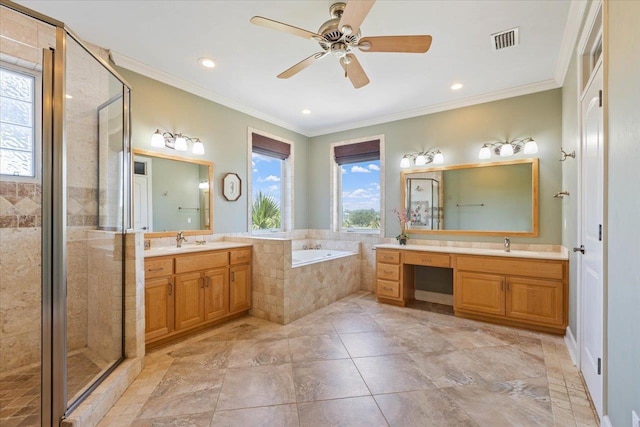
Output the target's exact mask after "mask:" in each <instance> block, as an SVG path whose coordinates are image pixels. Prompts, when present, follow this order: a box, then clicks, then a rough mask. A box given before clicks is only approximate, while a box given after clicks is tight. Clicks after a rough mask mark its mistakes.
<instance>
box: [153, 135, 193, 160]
mask: <svg viewBox="0 0 640 427" xmlns="http://www.w3.org/2000/svg"><path fill="white" fill-rule="evenodd" d="M188 142H191V144H192V145H193V146H192V147H191V152H192V153H193V154H199V155H202V154H204V144H203V143H202V141H200V138H191V137H188V136H187V135H183V134H181V133H176V134H173V133H171V132H166V131H161V130H160V129H156V131H155V133H154V134H153V136H152V137H151V146H152V147H156V148H162V147H167V148H171V149H172V150H176V151H187V150H189V146H188Z"/></svg>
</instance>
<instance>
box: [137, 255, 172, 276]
mask: <svg viewBox="0 0 640 427" xmlns="http://www.w3.org/2000/svg"><path fill="white" fill-rule="evenodd" d="M172 274H173V258H164V259H155V258H148V259H146V260H144V277H145V279H152V278H154V277H162V276H170V275H172Z"/></svg>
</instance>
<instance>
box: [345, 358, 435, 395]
mask: <svg viewBox="0 0 640 427" xmlns="http://www.w3.org/2000/svg"><path fill="white" fill-rule="evenodd" d="M354 362H355V364H356V366H357V368H358V370H359V371H360V374H361V375H362V378H364V381H365V383H367V386H368V387H369V390H371V393H373V394H381V393H396V392H401V391H414V390H425V389H429V388H435V387H436V385H435V384H434V383H433V382H432V381H431V380H430V379H429V378H427V376H425V375H424V374H423V373H422V371H421V370H420V368H419V367H418V365H417V364H416V363H415V362H414V361H413V360H412V359H411V358H410V357H409V356H408V355H406V354H395V355H392V356H378V357H364V358H359V359H354Z"/></svg>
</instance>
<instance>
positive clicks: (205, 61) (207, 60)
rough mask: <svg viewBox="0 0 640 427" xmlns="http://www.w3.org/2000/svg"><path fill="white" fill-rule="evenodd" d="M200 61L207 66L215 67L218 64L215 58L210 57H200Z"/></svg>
mask: <svg viewBox="0 0 640 427" xmlns="http://www.w3.org/2000/svg"><path fill="white" fill-rule="evenodd" d="M198 62H199V63H200V65H202V66H203V67H206V68H213V67H215V66H216V63H215V62H213V59H210V58H200V59H198Z"/></svg>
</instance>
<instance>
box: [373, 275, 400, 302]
mask: <svg viewBox="0 0 640 427" xmlns="http://www.w3.org/2000/svg"><path fill="white" fill-rule="evenodd" d="M376 294H377V295H378V296H381V297H389V298H400V282H390V281H388V280H380V279H378V286H377V288H376Z"/></svg>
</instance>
